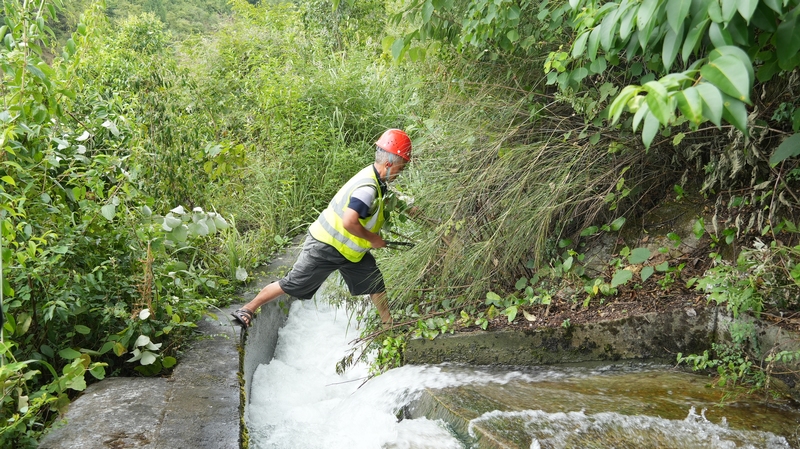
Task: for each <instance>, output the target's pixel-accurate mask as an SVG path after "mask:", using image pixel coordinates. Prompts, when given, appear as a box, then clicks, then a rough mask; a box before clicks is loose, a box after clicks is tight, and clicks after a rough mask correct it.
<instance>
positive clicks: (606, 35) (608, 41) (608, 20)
mask: <svg viewBox="0 0 800 449" xmlns="http://www.w3.org/2000/svg"><path fill="white" fill-rule="evenodd" d="M614 19H615V16H614V14H608V15H606V16H605V17H604V18H603V22H602V23H601V24H600V46H601V47H602V48H603V50H605V51H606V52H608V51H610V50H611V45H612V44H613V43H614V38H615V37H616V35H617V22H616V20H614Z"/></svg>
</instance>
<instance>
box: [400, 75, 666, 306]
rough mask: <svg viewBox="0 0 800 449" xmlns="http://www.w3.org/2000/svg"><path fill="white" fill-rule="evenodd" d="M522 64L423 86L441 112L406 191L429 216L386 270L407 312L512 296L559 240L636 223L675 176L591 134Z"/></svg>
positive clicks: (626, 144) (430, 123)
mask: <svg viewBox="0 0 800 449" xmlns="http://www.w3.org/2000/svg"><path fill="white" fill-rule="evenodd" d="M538 63H540V61H528V62H527V64H528V67H536V65H537V64H538ZM515 64H517V66H516V69H515V68H514V67H512V66H511V65H509V64H503V63H499V62H497V63H488V62H487V63H480V64H475V63H474V62H462V63H461V64H457V65H456V66H455V67H451V68H446V69H445V68H441V70H440V74H441V75H440V78H439V79H435V80H432V81H431V83H430V84H429V85H428V88H429V89H430V92H427V94H429V95H433V92H435V95H436V96H438V97H439V98H440V101H439V102H438V107H437V108H436V109H435V112H434V113H433V114H432V115H431V116H430V117H429V118H428V120H427V121H426V125H427V126H426V128H425V130H424V131H423V134H425V136H426V137H425V138H424V139H422V144H421V145H420V146H419V147H418V148H417V158H416V159H415V165H416V167H415V169H414V170H412V171H411V173H410V176H408V177H407V179H406V180H405V182H406V183H407V189H408V190H409V191H410V192H411V194H412V196H413V197H414V199H415V205H417V206H419V207H420V208H421V209H422V210H423V211H424V218H423V219H422V220H417V224H418V228H416V229H415V230H414V231H411V232H413V233H415V237H416V238H418V239H419V245H417V246H416V247H415V248H414V250H412V251H408V252H404V253H401V254H396V255H393V256H394V257H392V258H390V259H388V260H386V261H385V262H384V266H385V267H386V268H385V271H386V273H387V276H389V277H390V278H391V279H392V282H391V283H392V284H393V287H394V288H395V289H396V290H398V293H397V295H398V297H399V299H398V301H399V302H401V303H402V304H403V305H406V304H408V303H415V304H416V303H420V297H421V296H424V297H425V298H427V299H428V300H429V301H432V302H434V303H439V304H440V303H442V302H443V301H448V302H447V304H464V303H482V302H483V299H484V297H485V293H486V291H489V290H492V289H509V290H511V289H512V287H513V285H514V282H515V281H516V280H517V279H519V277H521V276H523V275H524V276H530V275H531V273H532V272H534V271H536V270H537V269H539V268H541V267H543V266H547V265H548V263H549V262H550V261H551V259H552V258H554V257H556V256H558V254H559V253H560V252H561V251H563V249H561V248H559V247H558V244H557V243H558V241H559V240H561V239H566V238H576V237H577V236H578V234H579V233H580V231H581V230H582V229H584V228H586V227H588V226H589V225H590V224H593V223H597V222H610V221H611V220H613V219H614V218H616V217H618V216H620V215H625V214H632V213H635V211H636V210H637V208H641V207H643V206H644V204H642V202H641V201H642V199H643V198H645V197H646V194H648V193H649V194H650V195H651V196H652V195H656V196H658V194H656V192H663V191H664V186H665V185H671V184H668V183H669V182H670V180H672V179H674V177H675V176H676V174H674V173H673V174H670V173H666V174H665V170H664V166H665V162H664V161H665V158H666V157H667V156H662V155H660V154H659V153H657V152H655V151H652V152H650V153H646V152H644V151H641V149H640V148H637V147H636V145H635V144H631V143H630V141H629V140H623V139H622V138H621V137H620V136H619V135H618V134H615V133H606V132H604V131H605V130H604V129H603V128H602V127H601V126H599V125H595V124H593V123H587V122H586V121H584V119H582V118H581V117H580V116H579V115H577V114H576V113H575V110H574V109H573V108H572V107H571V106H570V105H569V104H568V103H565V102H559V101H556V99H555V98H554V97H553V95H552V94H551V93H550V92H549V89H547V88H546V86H544V79H543V78H544V77H539V76H538V74H537V72H536V71H533V70H530V71H526V70H522V69H520V68H519V64H520V61H516V62H515ZM623 189H625V195H622V194H621V192H622V191H623ZM612 206H613V207H612ZM576 240H577V239H576ZM453 300H458V301H457V302H456V303H454V302H453ZM401 308H402V307H401Z"/></svg>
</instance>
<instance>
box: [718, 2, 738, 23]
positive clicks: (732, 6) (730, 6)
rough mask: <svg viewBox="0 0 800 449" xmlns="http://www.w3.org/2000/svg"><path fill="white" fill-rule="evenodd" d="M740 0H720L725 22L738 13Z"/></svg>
mask: <svg viewBox="0 0 800 449" xmlns="http://www.w3.org/2000/svg"><path fill="white" fill-rule="evenodd" d="M737 3H738V0H720V6H721V10H722V21H723V22H724V23H726V24H727V23H728V22H730V21H731V19H733V15H734V14H736V4H737Z"/></svg>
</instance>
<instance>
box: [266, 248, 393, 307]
mask: <svg viewBox="0 0 800 449" xmlns="http://www.w3.org/2000/svg"><path fill="white" fill-rule="evenodd" d="M336 270H339V273H340V274H341V275H342V278H343V279H344V282H345V283H346V284H347V288H348V289H350V294H351V295H353V296H359V295H369V294H373V293H383V292H385V291H386V286H385V285H384V283H383V274H381V270H379V269H378V264H376V263H375V257H373V256H372V254H370V253H369V252H368V253H366V254H364V257H363V258H362V259H361V260H360V261H358V262H350V261H349V260H347V259H346V258H345V257H344V256H342V254H341V253H340V252H339V251H337V250H336V248H334V247H332V246H331V245H328V244H326V243H322V242H320V241H319V240H316V239H315V238H313V237H311V235H307V236H306V241H305V243H304V244H303V249H302V250H301V251H300V255H299V256H297V261H296V262H295V263H294V266H293V267H292V269H291V270H290V271H289V273H287V274H286V276H284V278H283V279H281V280H279V281H278V285H280V286H281V288H282V289H283V291H284V292H286V293H287V294H288V295H290V296H294V297H295V298H299V299H311V297H312V296H314V293H316V292H317V290H319V287H320V286H321V285H322V283H323V282H325V280H326V279H328V276H330V274H331V273H333V272H334V271H336Z"/></svg>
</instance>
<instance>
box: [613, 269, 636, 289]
mask: <svg viewBox="0 0 800 449" xmlns="http://www.w3.org/2000/svg"><path fill="white" fill-rule="evenodd" d="M632 278H633V272H632V271H630V270H619V271H617V272H616V273H614V277H613V278H612V279H611V287H612V288H616V287H619V286H620V285H624V284H625V283H627V282H628V281H630V280H631V279H632Z"/></svg>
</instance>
